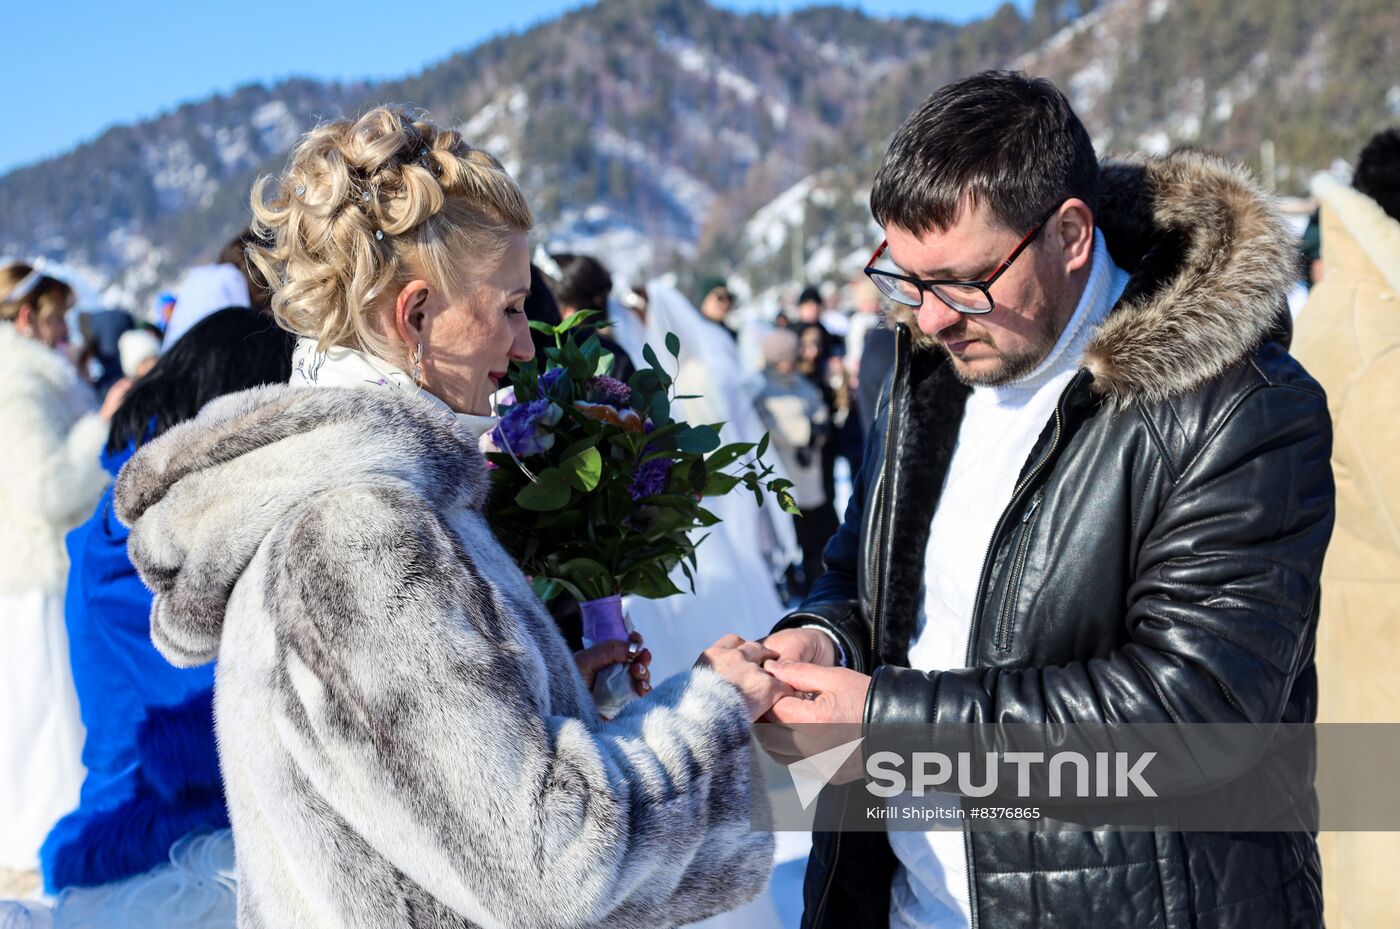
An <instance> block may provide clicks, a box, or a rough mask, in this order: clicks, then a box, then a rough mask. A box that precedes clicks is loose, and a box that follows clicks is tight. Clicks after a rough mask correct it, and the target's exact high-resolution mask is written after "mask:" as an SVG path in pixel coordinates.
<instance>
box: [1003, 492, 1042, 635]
mask: <svg viewBox="0 0 1400 929" xmlns="http://www.w3.org/2000/svg"><path fill="white" fill-rule="evenodd" d="M1043 499H1045V492H1044V491H1043V490H1037V491H1036V492H1035V496H1034V497H1031V502H1030V504H1029V505H1027V507H1026V512H1025V513H1023V514H1022V515H1021V538H1020V539H1019V540H1018V541H1017V543H1016V557H1015V559H1013V560H1012V562H1011V578H1010V580H1008V581H1007V582H1006V598H1005V600H1003V601H1002V604H1001V616H1000V618H998V620H997V628H996V634H995V635H994V636H993V637H992V642H993V643H994V644H995V646H996V650H997V651H999V652H1009V651H1011V620H1012V618H1013V617H1014V616H1015V614H1016V595H1017V594H1018V593H1020V591H1021V575H1022V573H1024V571H1025V569H1026V556H1027V554H1028V553H1029V551H1030V547H1031V530H1032V529H1034V528H1035V514H1036V510H1037V509H1038V508H1039V507H1040V501H1041V500H1043Z"/></svg>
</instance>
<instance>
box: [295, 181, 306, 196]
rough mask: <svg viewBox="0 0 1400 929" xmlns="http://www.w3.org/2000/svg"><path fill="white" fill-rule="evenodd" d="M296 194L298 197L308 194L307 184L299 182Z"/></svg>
mask: <svg viewBox="0 0 1400 929" xmlns="http://www.w3.org/2000/svg"><path fill="white" fill-rule="evenodd" d="M296 195H297V196H298V197H304V196H306V185H305V184H298V185H297V189H296Z"/></svg>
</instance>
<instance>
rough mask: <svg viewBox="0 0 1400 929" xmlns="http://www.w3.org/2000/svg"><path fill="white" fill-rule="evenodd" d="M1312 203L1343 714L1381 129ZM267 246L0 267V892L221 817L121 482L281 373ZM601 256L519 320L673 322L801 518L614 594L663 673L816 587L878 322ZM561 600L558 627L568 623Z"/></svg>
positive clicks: (635, 335)
mask: <svg viewBox="0 0 1400 929" xmlns="http://www.w3.org/2000/svg"><path fill="white" fill-rule="evenodd" d="M1315 192H1316V196H1317V199H1318V200H1319V201H1320V203H1321V213H1320V237H1319V239H1320V257H1319V258H1318V259H1317V260H1316V261H1305V260H1303V258H1302V257H1300V268H1305V271H1302V272H1300V280H1305V281H1306V282H1307V283H1309V284H1311V285H1312V286H1313V288H1314V289H1313V295H1312V300H1311V302H1310V303H1308V304H1307V306H1306V308H1305V309H1303V310H1302V311H1301V313H1299V314H1298V316H1297V320H1296V338H1295V339H1294V342H1293V347H1294V353H1295V355H1296V356H1297V357H1298V359H1299V360H1300V361H1301V362H1302V363H1303V364H1304V365H1305V366H1306V367H1307V368H1308V370H1309V371H1310V372H1311V373H1312V374H1313V375H1314V376H1315V377H1317V378H1318V379H1319V380H1320V381H1321V382H1322V384H1323V386H1324V387H1325V388H1326V389H1327V391H1328V393H1329V400H1330V403H1331V407H1332V411H1331V412H1332V417H1333V420H1334V423H1335V427H1336V446H1335V455H1336V460H1337V462H1338V470H1337V479H1338V504H1339V506H1338V512H1339V521H1338V530H1337V537H1338V538H1337V541H1335V542H1334V543H1333V556H1332V559H1331V561H1329V569H1328V570H1329V574H1330V576H1329V578H1328V579H1327V581H1326V582H1325V583H1324V585H1323V590H1324V596H1325V597H1326V598H1328V599H1327V604H1326V605H1325V606H1324V608H1323V624H1322V633H1321V634H1320V636H1319V646H1318V651H1319V657H1318V661H1319V669H1320V670H1319V678H1320V680H1321V682H1322V689H1323V693H1324V695H1325V696H1324V699H1323V700H1322V701H1321V704H1322V706H1323V708H1324V712H1327V713H1332V714H1334V718H1339V719H1346V720H1347V721H1360V720H1361V719H1368V718H1374V719H1388V718H1389V716H1391V715H1394V712H1395V709H1394V708H1395V707H1400V690H1397V687H1396V685H1395V684H1394V681H1393V677H1392V676H1389V675H1388V674H1387V673H1386V671H1387V669H1388V668H1389V667H1391V666H1392V665H1393V663H1394V660H1395V659H1396V658H1397V657H1400V656H1397V655H1396V654H1395V652H1396V651H1397V648H1400V639H1397V637H1396V636H1395V634H1394V627H1395V624H1396V622H1397V621H1400V614H1398V613H1397V612H1396V610H1397V608H1396V604H1397V603H1400V597H1397V596H1396V593H1397V591H1396V585H1397V584H1398V583H1400V472H1397V464H1396V462H1397V456H1396V454H1395V452H1396V448H1395V437H1396V435H1397V432H1396V429H1395V428H1394V424H1395V423H1396V422H1397V421H1400V407H1398V406H1397V404H1400V399H1398V398H1400V351H1397V346H1400V133H1397V132H1396V131H1391V132H1389V133H1386V134H1383V135H1382V136H1379V137H1378V138H1377V139H1376V140H1375V141H1374V142H1373V143H1372V144H1371V145H1370V146H1369V147H1368V148H1367V149H1366V150H1365V151H1364V152H1363V153H1362V155H1361V159H1360V162H1359V164H1358V167H1357V170H1356V173H1355V180H1354V185H1353V186H1348V185H1346V184H1344V183H1341V182H1338V181H1336V180H1334V179H1329V178H1323V179H1320V180H1319V181H1318V183H1317V187H1316V191H1315ZM258 244H260V243H259V240H258V239H257V237H256V235H255V234H254V233H253V232H252V231H246V232H244V233H241V234H240V235H238V236H236V237H234V238H233V239H232V240H231V241H230V242H229V243H228V245H227V246H226V247H225V248H224V249H223V250H222V251H221V252H220V253H219V254H218V255H217V256H216V259H215V260H214V261H213V263H211V264H209V265H204V266H200V267H195V268H192V269H189V271H188V273H187V274H186V275H185V277H184V279H183V281H182V282H181V285H180V286H179V288H178V290H177V291H174V292H173V293H167V294H162V296H161V298H160V300H159V303H158V305H157V307H156V308H155V309H154V311H153V312H152V313H151V314H150V316H151V318H150V319H141V318H137V317H136V316H134V315H133V314H132V313H130V312H128V311H125V310H119V309H117V310H113V309H103V310H96V311H92V312H79V311H78V310H79V309H80V308H78V307H77V305H76V304H77V297H76V293H75V290H74V289H73V288H72V287H71V286H70V285H69V284H68V283H66V282H65V281H63V280H61V279H60V278H59V277H57V276H54V275H50V274H48V273H46V272H45V268H44V266H43V265H42V264H41V263H28V262H16V263H11V264H8V265H5V266H4V267H0V372H2V373H3V377H0V436H3V440H4V443H5V454H4V458H3V465H2V467H3V469H4V472H3V474H4V477H3V480H0V514H3V519H0V550H3V551H4V552H5V557H4V558H0V617H3V620H4V622H3V625H2V626H0V705H3V706H4V707H5V710H4V712H3V713H0V822H3V823H4V824H5V827H4V829H3V830H0V897H6V896H25V895H32V894H35V893H37V892H39V891H40V889H41V887H42V890H44V891H46V892H48V893H50V894H53V893H59V892H62V891H64V890H67V889H70V888H84V887H94V886H100V885H106V884H111V883H113V882H119V881H122V880H124V879H127V878H131V877H134V876H136V875H138V874H142V873H143V872H147V871H150V870H151V869H152V868H157V867H162V866H165V867H169V864H168V862H169V860H170V858H171V849H172V848H173V847H175V846H176V845H177V843H179V842H180V840H182V839H183V838H185V837H186V836H188V835H190V834H192V833H201V832H206V831H209V830H218V829H223V828H227V826H228V813H227V810H226V807H225V802H224V794H223V788H222V783H221V778H220V772H219V766H218V761H217V758H216V755H215V746H214V738H213V728H212V726H213V723H212V709H211V689H212V687H213V675H214V670H213V668H214V666H213V665H207V666H204V667H199V668H192V669H177V668H175V667H173V666H172V665H170V664H169V663H167V662H166V661H165V660H164V659H163V658H162V657H161V656H160V655H159V654H158V653H157V652H156V650H155V648H154V646H153V645H152V643H151V640H150V631H149V613H150V610H151V603H152V600H151V594H150V592H149V591H148V590H147V589H146V588H145V586H144V585H143V584H142V583H141V581H140V579H139V578H138V577H137V575H136V570H135V568H134V567H133V566H132V564H131V561H130V560H129V558H128V555H127V547H126V546H127V536H128V529H127V528H126V527H125V526H123V525H122V523H121V522H120V521H119V520H118V519H117V518H116V515H115V510H114V502H113V490H112V481H113V479H114V478H115V476H116V475H117V474H118V472H119V471H120V469H121V468H122V466H123V465H124V464H125V463H126V461H127V460H128V459H129V458H130V457H131V456H132V454H133V453H134V452H135V451H136V450H137V449H139V448H140V447H141V446H142V445H143V444H144V443H147V442H150V441H151V440H153V439H154V438H155V437H157V436H160V435H162V434H163V433H165V432H167V431H169V430H171V429H174V428H176V427H177V426H179V425H180V424H181V423H184V422H186V421H188V420H190V419H192V418H194V417H195V416H196V414H197V413H198V412H199V411H200V409H201V408H202V407H203V406H204V405H205V404H206V403H208V402H209V401H211V400H213V399H215V398H217V397H220V396H223V395H225V394H230V393H234V392H237V391H242V390H246V389H249V388H252V387H256V386H259V385H267V384H285V383H287V381H288V378H289V376H290V374H291V353H292V349H293V340H292V337H291V336H290V335H288V334H287V333H285V332H284V331H282V330H281V329H279V328H278V326H277V324H276V323H275V322H274V321H273V319H272V317H271V315H270V314H269V312H268V309H269V304H270V302H271V297H272V294H271V292H270V291H269V289H268V286H267V284H266V282H265V281H264V279H263V277H262V276H261V275H260V274H259V273H258V272H257V271H256V270H255V269H253V268H252V267H250V265H249V262H248V259H247V252H248V248H249V246H253V245H258ZM1299 254H1300V256H1302V255H1303V254H1304V251H1303V245H1302V243H1300V252H1299ZM602 258H603V256H590V255H585V254H577V253H573V252H564V251H561V250H546V249H538V250H536V252H535V254H534V260H533V263H532V265H531V291H530V298H529V299H528V301H527V302H526V312H527V314H528V315H529V316H530V318H532V319H537V320H540V321H544V322H558V321H559V320H562V319H565V318H568V317H569V316H571V315H572V314H574V313H577V312H579V311H585V310H591V311H594V312H596V313H598V314H600V316H601V317H602V318H603V320H604V321H605V328H603V329H602V330H601V332H600V334H601V337H602V339H603V342H604V346H605V347H606V348H607V350H608V351H610V352H611V353H612V354H613V356H614V358H615V360H616V367H615V369H614V370H615V373H616V374H617V376H618V377H619V378H621V379H623V380H625V379H626V378H627V377H628V376H629V375H630V374H631V372H632V371H634V370H635V369H636V367H637V365H638V364H640V363H641V360H642V353H643V348H642V347H643V345H644V344H646V343H651V344H653V345H655V344H660V342H661V341H662V339H664V336H665V334H666V333H667V332H675V333H676V334H678V335H679V336H680V339H681V345H682V351H681V355H680V358H679V361H678V363H677V368H676V370H675V372H674V374H675V376H676V381H677V392H678V393H679V394H681V395H684V396H687V397H693V398H694V399H690V400H686V401H684V402H685V403H687V404H688V405H689V406H688V408H687V409H685V411H684V412H685V415H686V417H687V419H689V420H690V421H691V422H707V423H708V422H715V423H721V422H722V423H724V424H725V427H724V428H725V432H726V434H725V440H726V441H756V440H757V439H758V438H759V437H760V435H762V434H763V433H766V434H767V435H768V436H769V439H770V442H771V446H770V447H771V449H772V452H773V456H772V457H774V458H775V462H776V464H777V466H778V467H779V469H780V471H781V472H782V473H783V474H784V475H785V476H787V477H789V478H790V479H791V480H792V481H793V484H794V486H793V494H794V496H795V499H796V502H797V505H798V507H799V508H800V510H801V516H800V517H799V518H796V519H793V518H792V517H789V516H786V515H785V514H783V513H781V512H779V511H778V510H777V508H775V507H765V508H763V509H762V510H756V509H754V508H752V507H747V508H741V507H737V506H736V507H734V508H733V509H732V511H728V510H725V511H722V512H719V513H718V515H720V516H722V517H723V518H724V522H723V523H722V524H721V525H720V527H719V528H718V530H717V531H716V533H715V534H714V536H713V537H712V539H710V540H708V541H707V542H706V543H705V548H704V550H703V554H702V557H701V565H702V567H701V569H700V571H699V572H698V574H697V578H696V582H697V594H696V595H695V596H693V597H691V596H684V597H676V598H672V599H671V600H667V601H663V602H657V603H641V602H637V603H633V604H631V605H630V607H629V612H630V615H631V617H632V619H633V621H634V622H635V623H636V625H637V626H638V627H639V628H641V629H643V630H645V634H646V636H647V641H648V645H649V647H650V649H651V651H652V653H653V654H654V659H653V662H654V663H653V669H654V670H653V674H654V676H655V677H656V678H657V679H660V678H662V677H664V676H666V675H668V674H670V673H673V672H675V671H678V670H682V669H684V668H687V667H689V664H690V662H692V661H693V659H694V656H695V655H696V654H697V653H698V652H699V651H700V650H702V649H703V648H705V646H706V645H708V644H709V643H710V642H711V641H712V640H713V639H714V638H715V637H716V636H717V635H719V634H720V633H722V632H726V631H732V632H737V633H739V634H740V635H742V636H744V637H745V638H754V639H757V638H760V637H762V636H763V635H764V634H765V633H766V632H767V631H768V629H769V628H771V626H772V625H773V623H774V622H775V621H776V620H777V619H778V618H779V616H781V614H782V612H783V610H784V608H785V607H789V606H792V605H794V604H796V603H797V602H799V601H800V600H801V598H802V597H803V596H804V595H805V594H806V593H807V591H808V590H809V589H810V588H811V586H812V584H813V583H814V582H815V581H816V580H817V579H818V578H819V577H820V576H821V574H822V572H823V557H822V555H823V550H824V548H825V547H826V545H827V542H828V541H829V540H830V539H831V537H832V536H833V535H834V534H835V533H836V531H837V529H838V527H839V525H840V518H841V514H842V512H843V511H844V507H845V502H846V499H847V498H848V497H849V495H850V493H851V487H850V484H851V480H852V478H853V477H854V476H855V475H856V474H858V473H859V471H860V469H861V468H862V463H863V462H862V458H863V454H864V451H865V449H866V448H867V447H868V446H867V439H868V437H869V434H870V432H871V430H872V429H878V428H879V426H878V425H877V416H878V410H879V406H880V404H879V400H880V393H881V389H882V386H884V385H885V384H886V381H887V377H888V374H889V371H890V367H891V363H892V359H893V357H894V352H895V332H894V329H893V326H892V325H890V324H889V323H888V322H887V320H886V318H885V315H884V313H883V303H882V298H881V295H880V293H879V292H878V291H877V289H876V288H875V286H874V285H872V284H871V283H870V282H869V281H868V280H866V279H865V278H863V277H862V278H860V279H859V280H854V281H826V282H793V285H792V287H791V289H790V291H789V293H788V295H787V303H786V304H785V305H784V306H782V307H781V308H779V311H778V312H777V313H776V315H766V316H765V315H764V314H761V313H760V312H759V311H758V309H757V308H755V307H743V306H739V305H738V303H739V301H738V299H737V297H736V291H735V289H733V288H731V287H730V286H729V285H728V283H727V282H726V281H725V280H724V279H723V278H705V279H701V280H700V281H699V283H698V284H697V285H696V286H695V287H694V288H693V290H692V291H691V292H690V293H689V294H688V295H687V294H683V293H682V291H681V290H680V289H678V288H677V286H676V284H675V280H674V278H663V279H659V280H654V281H648V282H645V283H641V282H634V283H632V284H630V285H624V284H622V283H621V282H619V281H617V280H615V279H614V277H613V275H612V274H611V273H610V272H609V270H608V268H607V267H606V265H605V263H604V261H603V260H602ZM536 338H537V339H539V338H541V337H540V336H539V334H538V333H536ZM539 347H540V348H541V349H543V347H544V343H542V342H541V343H540V344H539ZM721 507H723V504H721ZM555 612H556V619H557V620H558V621H559V622H560V624H561V627H563V628H564V629H565V631H566V633H568V634H569V635H570V638H571V641H577V627H576V623H577V617H576V613H575V614H571V612H570V608H569V607H568V606H567V605H566V606H557V605H556V608H555ZM1372 630H1386V631H1385V632H1384V634H1381V635H1376V634H1373V633H1372ZM1378 651H1384V652H1386V654H1387V655H1388V656H1389V657H1388V658H1386V659H1384V660H1378V659H1377V657H1376V655H1377V652H1378ZM1362 678H1364V680H1365V682H1366V683H1365V686H1364V687H1358V686H1356V683H1357V681H1358V680H1359V679H1362ZM1343 680H1345V681H1347V682H1348V686H1347V687H1346V688H1345V689H1343V688H1342V687H1341V686H1340V683H1341V682H1342V681H1343ZM1346 694H1351V695H1352V696H1353V697H1354V698H1355V700H1357V701H1359V702H1358V704H1357V705H1356V706H1351V705H1350V704H1349V703H1348V699H1349V698H1348V697H1347V696H1346ZM1335 841H1336V842H1337V843H1338V844H1339V845H1346V846H1347V847H1348V848H1351V847H1353V846H1354V847H1355V849H1356V850H1353V851H1351V852H1348V853H1347V854H1348V856H1349V857H1348V860H1349V861H1350V862H1351V863H1352V866H1353V870H1351V871H1349V872H1347V873H1348V874H1350V875H1351V876H1349V877H1339V876H1332V875H1329V880H1345V881H1350V880H1354V881H1355V882H1356V883H1357V885H1358V886H1359V887H1365V888H1374V887H1377V886H1383V885H1387V884H1389V883H1390V881H1389V879H1388V877H1387V876H1386V874H1385V873H1384V870H1385V868H1386V866H1387V862H1389V861H1392V860H1394V858H1393V854H1394V844H1393V842H1392V841H1391V839H1390V838H1389V837H1383V836H1358V835H1348V836H1345V837H1339V838H1337V839H1336V840H1335ZM1363 846H1365V850H1361V849H1362V847H1363ZM1380 852H1385V854H1382V853H1380ZM1340 873H1341V872H1339V874H1340ZM1368 896H1371V895H1370V894H1369V893H1355V894H1352V895H1350V896H1349V899H1357V900H1360V899H1365V898H1367V897H1368ZM1376 912H1377V913H1379V910H1377V911H1376ZM1364 922H1365V920H1364V919H1363V920H1361V921H1359V922H1358V924H1363V923H1364ZM1375 924H1378V923H1375Z"/></svg>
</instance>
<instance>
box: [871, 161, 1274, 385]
mask: <svg viewBox="0 0 1400 929" xmlns="http://www.w3.org/2000/svg"><path fill="white" fill-rule="evenodd" d="M1100 177H1101V181H1100V192H1099V211H1098V216H1097V222H1098V226H1099V229H1100V230H1101V231H1102V232H1103V234H1104V239H1105V240H1106V241H1107V243H1108V249H1109V252H1110V253H1111V254H1112V256H1113V260H1114V261H1115V262H1116V263H1117V264H1118V265H1119V266H1120V267H1122V268H1123V269H1124V270H1126V271H1128V272H1129V274H1130V275H1131V277H1130V280H1129V282H1128V287H1127V289H1126V290H1125V291H1124V293H1123V296H1122V298H1121V299H1120V300H1119V302H1118V304H1117V306H1115V307H1114V310H1113V313H1112V315H1111V316H1110V317H1109V319H1108V321H1107V322H1105V323H1104V324H1103V326H1102V327H1100V329H1099V332H1098V333H1097V334H1096V335H1095V337H1094V339H1093V340H1092V341H1091V342H1090V343H1089V346H1088V347H1087V348H1086V349H1085V352H1084V356H1083V358H1082V359H1081V364H1082V365H1083V366H1084V367H1086V368H1088V369H1089V370H1090V372H1091V373H1092V374H1093V375H1094V382H1093V389H1094V391H1095V392H1096V393H1098V394H1099V395H1100V396H1102V397H1104V398H1105V399H1106V400H1107V401H1108V402H1110V403H1112V404H1114V405H1116V406H1124V405H1127V404H1129V403H1132V402H1135V401H1143V402H1151V401H1155V400H1162V399H1165V398H1167V397H1170V396H1173V395H1176V394H1180V393H1184V392H1186V391H1189V390H1192V389H1193V388H1195V387H1197V386H1199V385H1200V384H1202V383H1204V382H1206V381H1208V380H1210V379H1211V378H1213V377H1215V376H1217V375H1218V374H1220V373H1221V372H1222V371H1224V370H1225V369H1226V368H1227V367H1229V366H1230V365H1232V364H1234V363H1235V362H1237V361H1239V360H1240V359H1241V358H1242V357H1244V356H1245V355H1246V354H1248V353H1249V352H1250V351H1252V350H1253V349H1254V348H1256V347H1257V346H1258V345H1259V344H1260V343H1261V342H1263V341H1264V340H1265V338H1266V336H1267V335H1268V333H1269V331H1270V330H1271V328H1272V327H1273V326H1274V324H1275V322H1276V321H1277V320H1278V317H1279V313H1280V310H1281V308H1282V307H1284V305H1285V303H1286V298H1287V294H1288V289H1289V287H1290V285H1291V283H1292V280H1293V278H1294V276H1295V273H1296V271H1297V258H1296V255H1295V249H1294V246H1293V243H1292V237H1291V236H1290V235H1289V233H1288V230H1287V228H1286V226H1285V225H1284V224H1283V221H1282V220H1281V219H1280V217H1279V215H1278V212H1277V210H1276V209H1275V207H1274V204H1273V202H1272V199H1271V198H1270V197H1269V196H1268V195H1267V194H1265V193H1264V192H1263V190H1261V189H1260V188H1259V186H1258V185H1257V184H1256V183H1255V181H1254V180H1253V178H1252V177H1251V176H1250V175H1249V173H1248V172H1247V171H1246V170H1245V169H1244V168H1243V167H1241V166H1239V165H1237V164H1234V163H1232V162H1229V161H1226V160H1225V159H1223V158H1220V157H1217V156H1214V155H1209V154H1205V153H1202V152H1193V151H1183V152H1177V153H1174V154H1171V155H1167V156H1165V157H1161V158H1146V157H1133V158H1126V159H1121V160H1111V159H1110V160H1105V161H1104V162H1102V165H1101V171H1100ZM897 321H899V322H905V323H907V324H909V325H910V328H911V330H912V331H913V333H914V336H915V339H916V341H917V342H919V343H921V344H923V345H925V346H928V345H931V340H929V339H926V338H923V339H921V338H920V336H921V333H920V331H919V329H918V326H917V324H916V323H914V322H913V319H912V314H903V315H902V316H901V317H899V318H898V320H897Z"/></svg>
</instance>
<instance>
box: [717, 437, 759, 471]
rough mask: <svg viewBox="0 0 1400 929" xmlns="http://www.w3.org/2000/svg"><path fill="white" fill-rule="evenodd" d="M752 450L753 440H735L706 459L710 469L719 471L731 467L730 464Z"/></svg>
mask: <svg viewBox="0 0 1400 929" xmlns="http://www.w3.org/2000/svg"><path fill="white" fill-rule="evenodd" d="M752 450H753V443H752V442H734V443H731V444H729V445H726V446H724V447H723V448H721V449H719V450H718V451H716V452H715V453H714V454H713V455H710V456H709V457H707V458H706V459H705V464H706V465H707V466H708V467H709V468H710V470H712V471H717V470H719V469H721V468H727V467H729V465H731V464H733V463H734V462H735V461H738V460H739V456H741V455H745V454H748V453H749V452H750V451H752ZM760 454H762V453H760Z"/></svg>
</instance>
